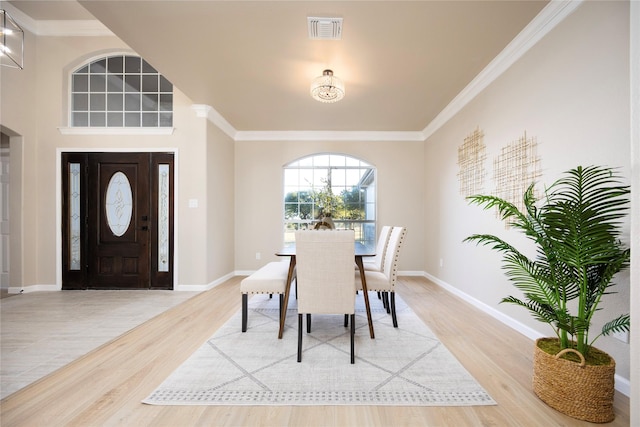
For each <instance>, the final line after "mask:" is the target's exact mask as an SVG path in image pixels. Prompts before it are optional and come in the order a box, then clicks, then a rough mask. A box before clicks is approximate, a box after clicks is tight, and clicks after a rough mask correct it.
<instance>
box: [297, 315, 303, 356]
mask: <svg viewBox="0 0 640 427" xmlns="http://www.w3.org/2000/svg"><path fill="white" fill-rule="evenodd" d="M298 362H302V314H301V313H299V314H298Z"/></svg>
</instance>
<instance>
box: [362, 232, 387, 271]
mask: <svg viewBox="0 0 640 427" xmlns="http://www.w3.org/2000/svg"><path fill="white" fill-rule="evenodd" d="M392 228H393V227H391V226H389V225H385V226H383V227H382V229H381V230H380V236H379V237H378V242H377V244H376V254H375V256H372V257H367V258H364V259H363V260H362V264H363V265H364V269H365V270H371V271H382V266H383V263H384V254H385V253H386V251H387V246H388V244H389V236H390V235H391V229H392Z"/></svg>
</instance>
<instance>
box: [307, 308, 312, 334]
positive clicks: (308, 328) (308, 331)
mask: <svg viewBox="0 0 640 427" xmlns="http://www.w3.org/2000/svg"><path fill="white" fill-rule="evenodd" d="M307 333H308V334H310V333H311V314H310V313H307Z"/></svg>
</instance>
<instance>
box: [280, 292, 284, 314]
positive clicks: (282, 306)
mask: <svg viewBox="0 0 640 427" xmlns="http://www.w3.org/2000/svg"><path fill="white" fill-rule="evenodd" d="M283 309H284V294H280V318H282V310H283Z"/></svg>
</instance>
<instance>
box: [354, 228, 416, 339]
mask: <svg viewBox="0 0 640 427" xmlns="http://www.w3.org/2000/svg"><path fill="white" fill-rule="evenodd" d="M406 233H407V229H406V228H404V227H395V226H394V227H393V228H392V229H391V235H390V236H389V244H388V246H387V251H386V252H385V256H384V264H383V268H382V271H372V270H365V278H366V280H367V290H369V291H376V292H382V295H383V299H384V300H385V307H386V308H387V313H389V311H391V317H392V319H393V327H394V328H397V327H398V318H397V316H396V298H395V287H396V280H397V278H398V260H399V258H400V249H401V248H402V243H403V242H404V237H405V235H406ZM354 277H358V278H359V277H360V275H359V273H358V272H356V274H355V276H354ZM356 287H357V289H358V290H361V289H362V283H361V281H360V280H356Z"/></svg>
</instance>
